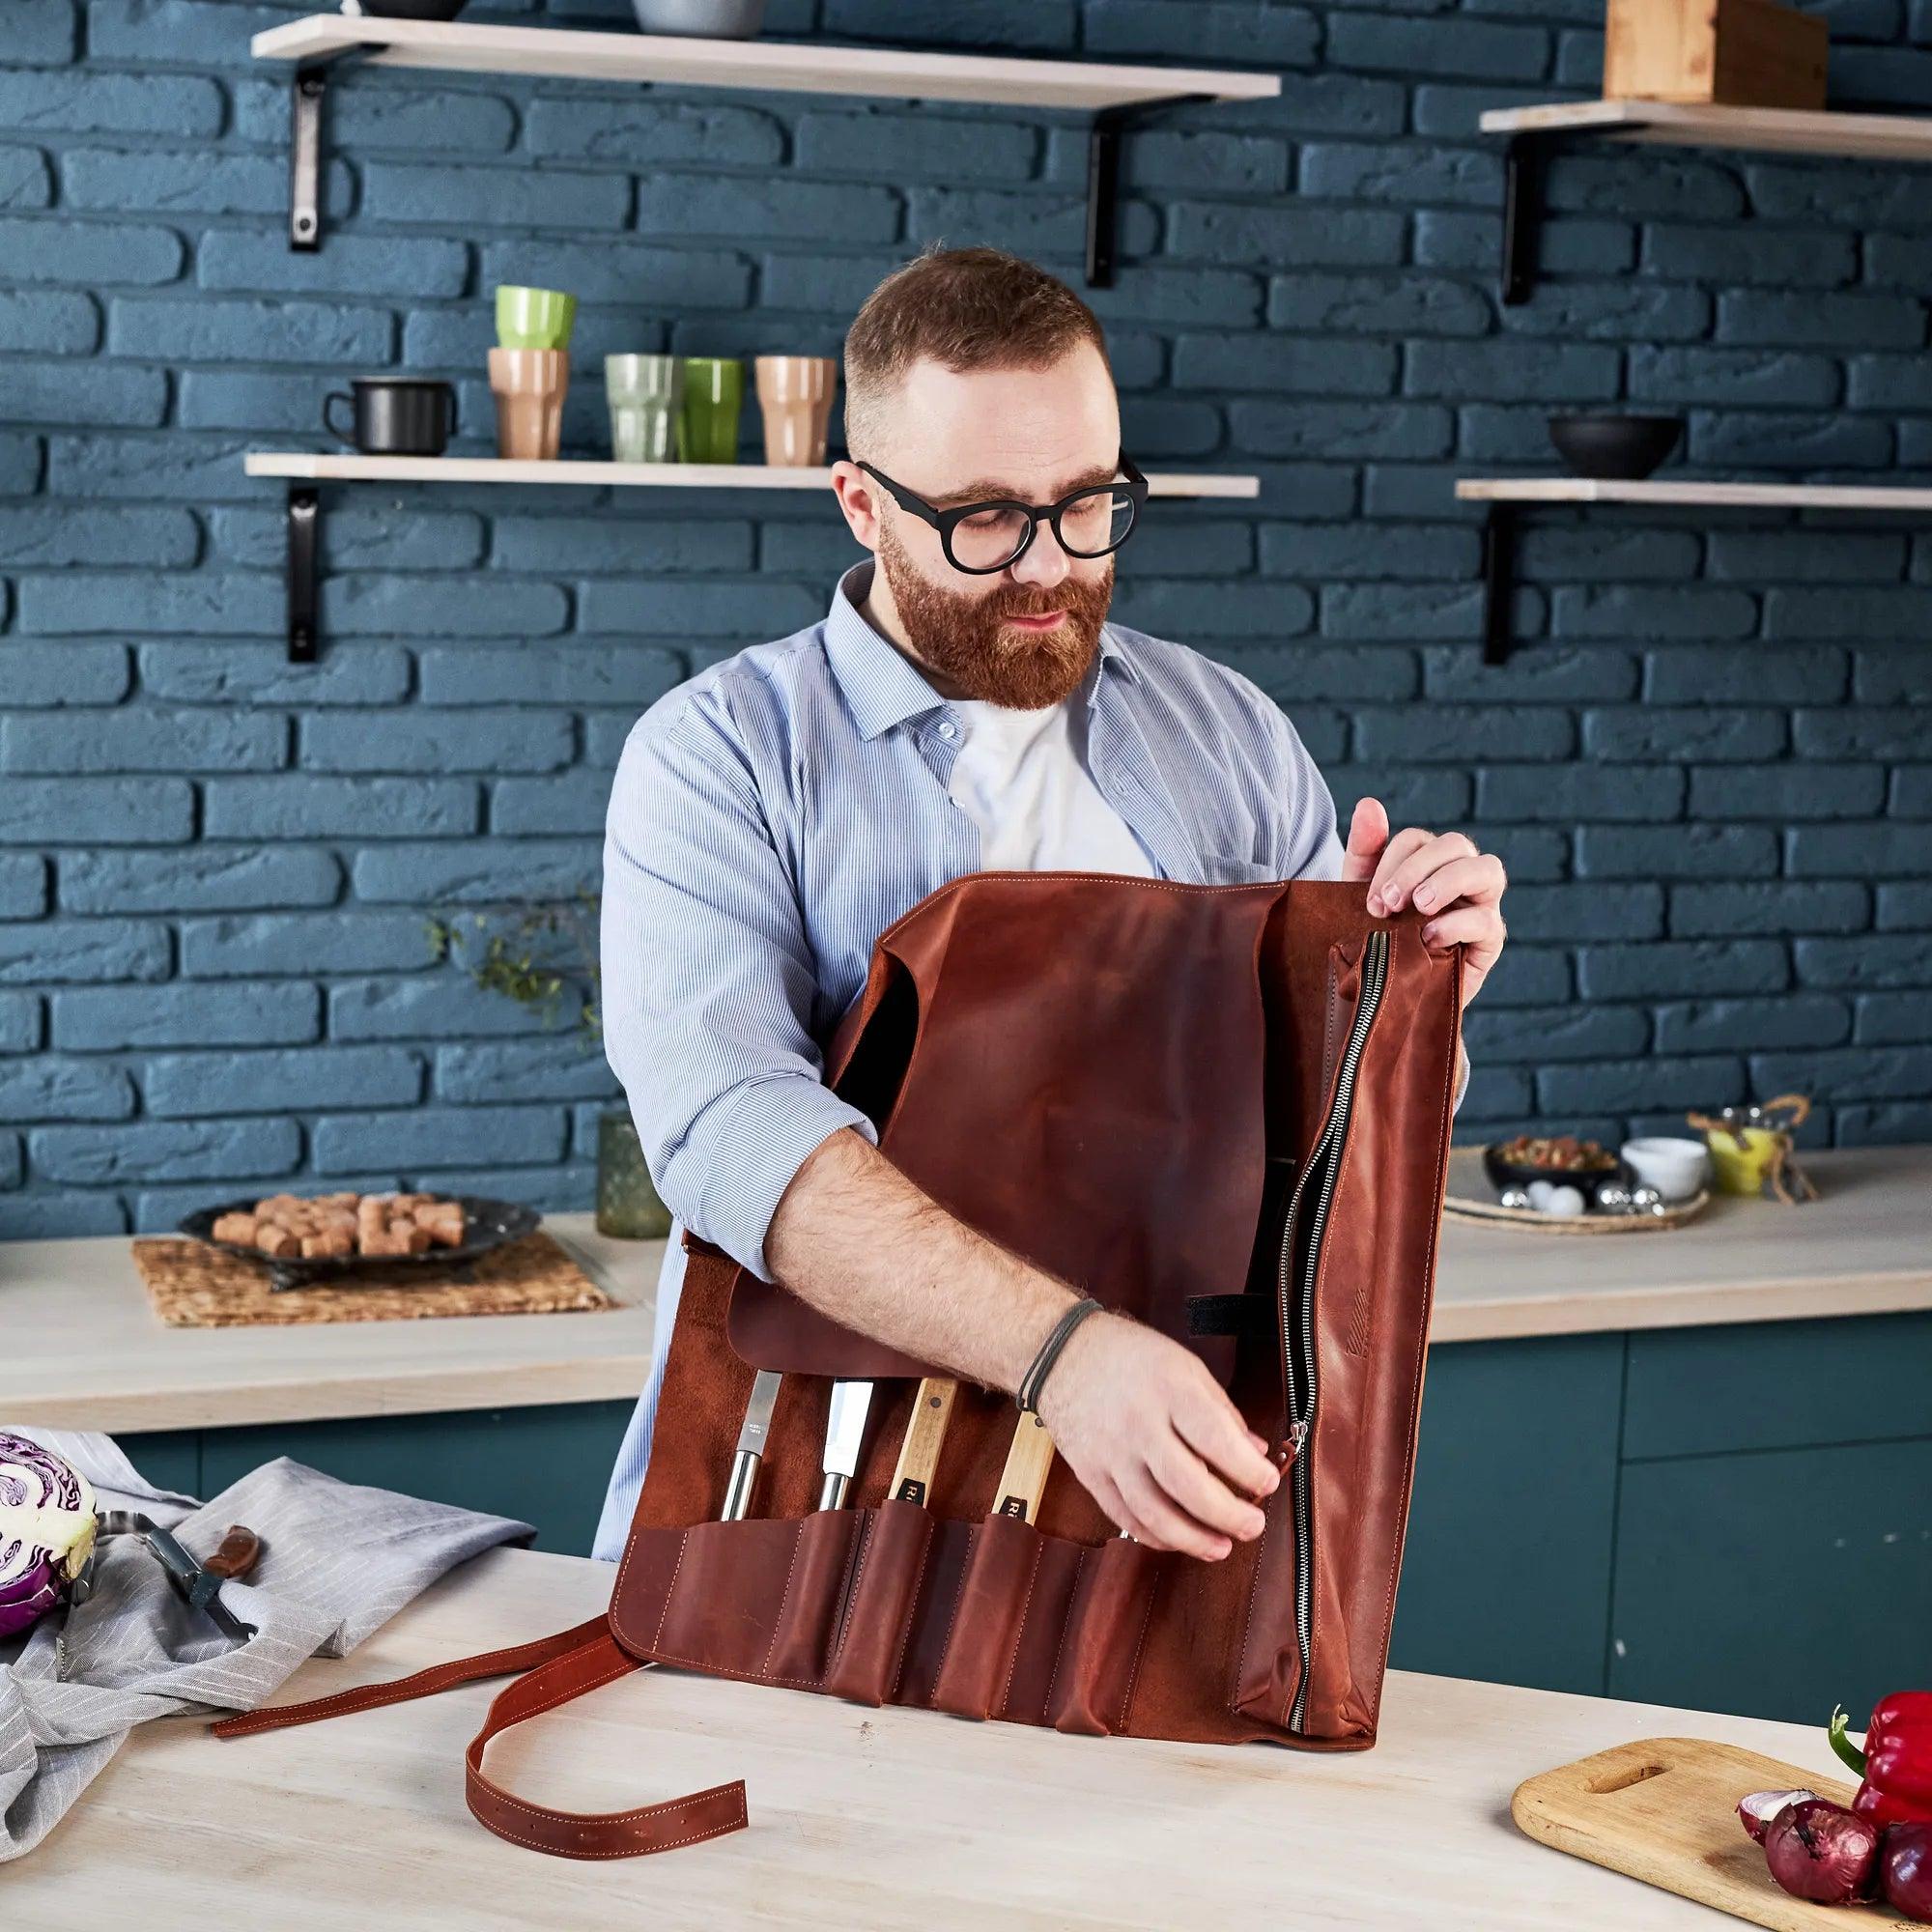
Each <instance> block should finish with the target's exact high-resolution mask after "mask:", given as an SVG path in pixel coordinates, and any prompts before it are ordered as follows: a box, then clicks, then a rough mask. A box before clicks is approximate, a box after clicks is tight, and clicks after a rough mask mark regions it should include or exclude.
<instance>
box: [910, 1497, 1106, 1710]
mask: <svg viewBox="0 0 1932 1932" xmlns="http://www.w3.org/2000/svg"><path fill="white" fill-rule="evenodd" d="M1079 1558H1080V1546H1079V1545H1078V1544H1074V1543H1067V1542H1065V1540H1064V1539H1062V1538H1059V1537H1048V1536H1042V1535H1041V1534H1040V1533H1039V1531H1038V1530H1037V1529H1035V1528H1034V1526H1033V1525H1032V1524H1031V1523H1029V1522H1026V1521H1023V1520H1021V1519H1020V1518H1018V1517H1007V1516H994V1517H988V1518H987V1519H986V1520H984V1521H983V1522H981V1523H980V1524H979V1525H977V1527H976V1529H975V1532H974V1537H973V1547H972V1549H971V1551H970V1553H969V1554H968V1556H967V1558H966V1561H965V1564H964V1565H963V1567H962V1568H961V1571H960V1576H959V1583H958V1588H957V1591H956V1594H955V1598H954V1602H953V1605H952V1613H951V1618H950V1622H949V1625H948V1629H947V1634H946V1639H945V1654H944V1658H943V1661H942V1662H941V1663H940V1666H939V1671H938V1675H937V1677H936V1678H935V1680H934V1683H933V1687H932V1695H931V1702H932V1704H933V1707H934V1708H935V1709H936V1710H941V1711H951V1712H952V1714H953V1715H954V1716H955V1717H961V1718H986V1717H992V1716H996V1715H998V1716H1006V1715H1008V1714H1009V1711H1008V1707H1009V1700H1010V1701H1011V1702H1013V1703H1014V1704H1015V1705H1016V1706H1017V1708H1016V1709H1015V1710H1013V1711H1012V1713H1011V1715H1013V1716H1015V1717H1017V1718H1020V1719H1022V1720H1023V1721H1025V1720H1026V1718H1025V1713H1026V1710H1027V1706H1028V1705H1029V1703H1031V1704H1032V1706H1033V1707H1034V1710H1035V1711H1036V1712H1037V1709H1038V1707H1039V1706H1040V1705H1042V1704H1044V1702H1045V1697H1046V1684H1047V1682H1048V1680H1049V1678H1050V1677H1051V1675H1052V1668H1053V1663H1052V1653H1053V1649H1054V1646H1055V1644H1056V1642H1057V1640H1058V1637H1059V1631H1060V1618H1061V1616H1062V1615H1063V1614H1064V1613H1065V1605H1066V1598H1067V1594H1068V1593H1069V1592H1070V1590H1071V1589H1072V1586H1073V1576H1074V1572H1075V1571H1076V1569H1077V1568H1078V1567H1079ZM1033 1720H1034V1721H1037V1717H1036V1718H1035V1719H1033Z"/></svg>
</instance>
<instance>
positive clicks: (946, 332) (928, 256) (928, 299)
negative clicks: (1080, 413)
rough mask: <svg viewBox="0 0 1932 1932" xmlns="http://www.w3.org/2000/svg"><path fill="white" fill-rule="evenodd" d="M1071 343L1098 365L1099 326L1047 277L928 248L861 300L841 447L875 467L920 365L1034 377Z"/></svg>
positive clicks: (978, 252) (849, 338)
mask: <svg viewBox="0 0 1932 1932" xmlns="http://www.w3.org/2000/svg"><path fill="white" fill-rule="evenodd" d="M1081 342H1091V343H1092V344H1093V345H1094V348H1095V349H1097V350H1098V351H1099V352H1100V360H1101V361H1102V362H1103V363H1106V364H1107V368H1108V370H1109V373H1111V372H1112V368H1113V364H1112V363H1111V362H1109V361H1108V358H1107V338H1106V335H1105V333H1104V331H1103V330H1102V329H1101V327H1100V322H1099V318H1098V317H1097V316H1095V315H1094V311H1093V310H1092V309H1091V308H1089V307H1088V306H1087V304H1086V303H1085V302H1084V301H1082V300H1081V299H1080V298H1079V297H1078V296H1077V295H1075V294H1074V293H1073V291H1072V290H1071V289H1069V288H1068V287H1067V286H1066V284H1065V282H1063V281H1061V280H1060V279H1059V278H1058V277H1057V276H1054V275H1049V274H1048V273H1047V272H1046V270H1044V269H1041V268H1037V267H1036V266H1035V265H1034V264H1033V263H1032V262H1028V261H1025V260H1023V259H1022V258H1021V257H1020V256H1018V255H1009V254H1008V253H1007V252H1006V250H1005V249H1002V248H945V247H941V246H940V245H939V243H937V242H931V243H929V244H928V245H927V246H926V247H925V248H923V249H922V250H921V251H920V253H919V254H917V255H915V256H914V257H913V259H912V260H911V261H910V262H907V263H906V264H904V266H903V267H901V268H897V269H895V270H893V272H892V273H891V274H890V275H888V276H887V277H886V279H885V280H884V281H883V282H881V283H880V284H879V286H878V287H877V288H875V289H874V290H873V291H872V293H871V294H870V295H869V296H867V298H866V305H865V307H863V308H862V309H861V310H860V311H859V313H858V315H857V316H856V317H855V318H854V320H853V323H852V327H851V328H850V329H849V330H848V331H847V332H846V336H845V446H846V448H847V449H848V450H850V451H851V452H852V453H853V454H854V455H855V456H865V457H869V458H871V459H872V460H874V461H877V460H878V456H877V451H878V448H879V442H880V438H881V436H882V434H883V432H884V429H885V425H886V419H887V414H888V412H889V411H890V409H891V406H892V399H893V396H894V393H895V390H896V389H897V388H898V386H899V384H901V383H903V382H904V380H905V377H906V374H907V372H908V371H909V370H910V369H911V368H912V366H913V364H914V363H915V362H917V361H919V360H920V359H921V358H922V357H923V356H928V355H929V356H931V357H932V359H933V360H934V361H936V362H938V363H939V364H940V365H941V366H942V367H943V368H947V369H952V370H957V371H964V370H969V369H1043V368H1045V367H1047V366H1048V365H1049V364H1050V363H1054V362H1057V361H1059V360H1060V358H1061V357H1062V356H1063V355H1066V354H1067V352H1068V351H1069V350H1071V349H1073V348H1074V347H1075V346H1076V345H1077V344H1079V343H1081Z"/></svg>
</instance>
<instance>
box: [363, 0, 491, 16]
mask: <svg viewBox="0 0 1932 1932" xmlns="http://www.w3.org/2000/svg"><path fill="white" fill-rule="evenodd" d="M467 4H468V0H358V5H359V6H360V9H361V11H362V12H363V13H364V14H372V15H374V16H375V17H377V18H378V19H384V20H453V19H455V18H456V16H457V14H460V13H462V12H463V9H464V7H465V6H466V5H467ZM348 11H349V10H348V9H347V8H344V9H343V12H344V13H347V12H348Z"/></svg>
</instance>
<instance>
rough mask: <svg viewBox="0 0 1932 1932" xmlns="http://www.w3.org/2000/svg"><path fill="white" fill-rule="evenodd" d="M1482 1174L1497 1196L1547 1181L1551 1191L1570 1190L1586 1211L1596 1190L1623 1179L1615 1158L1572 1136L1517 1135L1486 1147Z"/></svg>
mask: <svg viewBox="0 0 1932 1932" xmlns="http://www.w3.org/2000/svg"><path fill="white" fill-rule="evenodd" d="M1483 1172H1484V1173H1485V1174H1487V1175H1488V1176H1489V1178H1490V1185H1491V1186H1492V1187H1493V1188H1494V1189H1495V1190H1496V1193H1497V1194H1498V1195H1499V1196H1500V1195H1502V1194H1503V1193H1505V1192H1507V1191H1509V1190H1512V1189H1523V1190H1527V1189H1528V1188H1529V1187H1530V1185H1531V1184H1532V1183H1533V1182H1535V1181H1539V1180H1547V1181H1548V1182H1549V1183H1550V1185H1551V1186H1553V1187H1574V1188H1575V1189H1576V1190H1577V1193H1578V1194H1580V1195H1581V1196H1582V1197H1583V1206H1584V1207H1585V1208H1594V1207H1595V1206H1596V1205H1597V1191H1598V1189H1599V1188H1602V1187H1605V1186H1607V1185H1608V1184H1609V1183H1611V1182H1612V1181H1615V1182H1618V1183H1621V1182H1622V1181H1623V1180H1624V1179H1625V1174H1624V1169H1623V1165H1622V1163H1621V1162H1620V1161H1619V1160H1618V1159H1617V1157H1616V1155H1615V1154H1613V1153H1612V1152H1610V1151H1609V1150H1608V1149H1607V1148H1605V1147H1603V1146H1600V1145H1599V1144H1598V1143H1597V1142H1596V1141H1591V1140H1579V1139H1577V1136H1576V1135H1575V1134H1519V1135H1518V1136H1517V1138H1516V1139H1515V1140H1513V1141H1502V1142H1499V1143H1497V1144H1495V1145H1493V1146H1491V1147H1486V1148H1485V1149H1484V1150H1483Z"/></svg>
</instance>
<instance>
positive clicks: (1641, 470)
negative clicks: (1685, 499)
mask: <svg viewBox="0 0 1932 1932" xmlns="http://www.w3.org/2000/svg"><path fill="white" fill-rule="evenodd" d="M1683 434H1684V418H1683V417H1682V416H1613V415H1582V416H1551V417H1550V418H1549V440H1550V441H1551V442H1553V443H1554V444H1555V445H1556V453H1557V455H1559V456H1560V457H1562V459H1563V460H1564V462H1565V463H1567V464H1568V465H1569V466H1570V468H1571V469H1574V470H1575V471H1576V472H1577V475H1578V476H1595V477H1599V478H1603V479H1605V480H1607V479H1611V478H1614V479H1615V480H1616V481H1618V482H1620V483H1634V482H1635V481H1636V479H1637V478H1638V477H1640V476H1648V475H1649V474H1650V472H1651V471H1652V470H1653V469H1656V468H1657V466H1658V465H1659V464H1660V463H1662V461H1663V459H1664V458H1665V457H1666V456H1668V455H1669V454H1670V452H1671V451H1672V450H1673V449H1675V448H1676V447H1677V440H1678V438H1679V437H1681V436H1682V435H1683Z"/></svg>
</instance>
